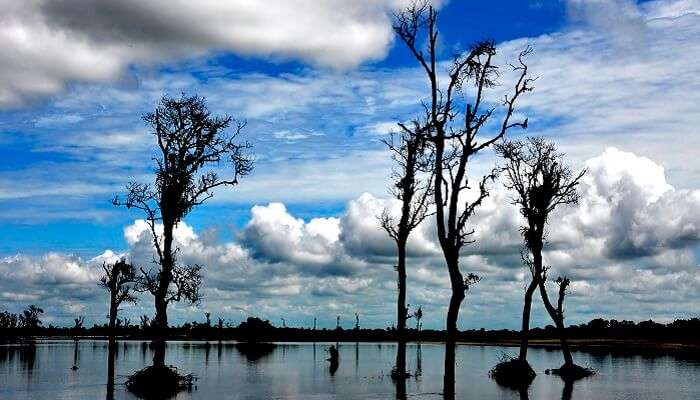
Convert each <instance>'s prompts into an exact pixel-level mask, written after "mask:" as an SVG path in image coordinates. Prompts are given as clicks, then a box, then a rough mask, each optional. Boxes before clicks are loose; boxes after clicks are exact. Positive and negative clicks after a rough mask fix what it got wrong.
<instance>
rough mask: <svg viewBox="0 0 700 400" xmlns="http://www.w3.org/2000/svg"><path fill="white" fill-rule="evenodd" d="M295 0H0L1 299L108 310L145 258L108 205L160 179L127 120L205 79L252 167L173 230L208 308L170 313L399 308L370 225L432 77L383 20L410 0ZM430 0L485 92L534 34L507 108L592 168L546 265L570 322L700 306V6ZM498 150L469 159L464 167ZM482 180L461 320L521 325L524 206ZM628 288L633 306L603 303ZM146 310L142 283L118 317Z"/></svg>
mask: <svg viewBox="0 0 700 400" xmlns="http://www.w3.org/2000/svg"><path fill="white" fill-rule="evenodd" d="M292 3H294V2H289V3H287V2H280V1H272V2H269V3H263V2H259V3H255V2H251V3H246V2H231V4H230V5H227V6H220V5H217V4H216V2H208V1H205V2H203V3H202V5H201V7H199V8H197V9H191V8H189V7H190V6H189V5H188V4H187V2H179V1H177V2H175V3H174V4H175V5H173V6H172V8H170V9H163V8H162V7H158V2H157V1H154V2H153V3H136V2H132V1H129V0H124V1H117V2H114V3H113V4H111V5H109V6H107V5H104V4H100V3H99V2H95V1H93V0H80V1H77V2H66V3H64V2H61V1H56V2H45V1H36V2H27V3H26V4H24V3H22V4H18V3H15V2H1V1H0V5H2V6H4V8H5V9H7V10H8V11H7V13H6V15H5V16H3V17H0V20H4V22H5V23H4V24H2V26H3V27H2V28H0V41H1V42H2V43H3V44H0V52H2V58H1V60H2V61H0V70H1V71H2V72H0V159H2V160H3V162H2V164H0V261H1V262H0V271H5V272H6V273H7V274H9V275H10V276H11V277H12V279H10V280H8V281H7V282H5V283H4V284H0V307H6V308H10V309H19V308H21V307H22V306H23V305H24V304H26V303H27V302H29V301H33V302H40V303H43V304H47V306H46V307H45V308H47V309H49V310H50V312H51V314H52V316H51V318H55V321H56V322H57V323H61V321H65V320H72V318H73V316H74V315H75V314H76V313H85V314H87V315H88V319H89V320H91V319H92V320H94V321H98V320H99V318H100V317H99V316H100V315H103V314H104V312H103V311H102V310H100V309H99V307H102V305H101V304H102V303H101V297H100V293H99V290H98V289H96V288H95V287H93V286H91V283H90V282H92V281H94V279H95V278H96V274H97V273H98V272H99V268H97V267H96V266H98V264H100V263H101V261H102V260H105V259H111V258H110V257H115V256H116V255H125V256H127V257H130V258H131V259H133V260H135V261H139V260H140V261H142V262H144V263H147V262H148V261H145V260H149V259H150V255H149V254H148V251H149V250H148V246H145V245H144V243H147V240H146V241H145V242H144V240H145V239H144V238H143V237H142V236H141V233H140V232H141V231H139V229H140V228H139V224H138V221H136V220H137V219H138V218H140V215H138V214H137V213H133V212H129V211H126V210H124V209H117V208H114V207H112V205H111V203H110V200H111V198H112V197H113V196H114V195H115V194H117V193H119V192H120V191H121V190H122V188H123V185H124V184H125V183H126V182H128V181H129V180H132V179H135V180H140V181H148V180H149V179H150V178H151V175H150V174H151V160H150V157H151V155H152V154H153V153H152V152H153V147H152V145H153V143H152V137H151V136H150V135H149V134H148V132H147V131H146V128H145V126H144V125H143V123H142V121H141V119H140V116H141V114H143V113H144V112H147V111H149V110H151V109H152V108H153V107H154V105H155V104H156V102H157V101H158V99H159V98H160V96H162V95H163V94H170V95H177V94H179V93H180V92H187V93H194V92H196V93H199V94H202V95H204V96H206V97H207V99H208V101H209V106H210V108H211V109H212V110H213V111H214V112H216V113H227V114H230V115H232V116H234V117H236V118H239V119H243V120H246V121H247V122H248V126H247V127H246V129H245V134H246V138H247V139H248V140H250V141H251V142H252V143H253V144H254V149H255V150H254V151H255V154H256V159H257V165H256V170H255V172H254V173H253V174H252V175H251V176H249V177H247V178H246V179H245V180H244V181H243V182H242V183H241V185H240V186H238V187H236V188H234V189H232V190H223V191H220V192H217V193H216V195H215V198H214V199H212V201H210V202H209V203H208V204H206V205H205V206H203V207H200V208H198V209H196V210H195V211H193V212H192V213H191V215H190V216H188V218H187V219H186V221H185V223H184V224H183V225H184V226H183V230H184V231H186V232H185V233H183V237H182V242H181V244H182V246H183V251H184V248H185V247H187V250H186V251H185V253H186V254H187V257H188V259H190V260H193V261H198V262H203V263H204V264H205V265H208V267H209V270H208V271H209V272H208V274H209V275H207V277H206V278H207V280H205V282H206V287H207V289H206V290H207V292H206V297H205V301H204V303H203V304H202V305H200V306H199V307H186V306H184V305H182V306H178V308H176V309H175V310H174V311H173V313H174V315H175V318H174V320H175V321H181V320H184V319H191V318H198V317H199V316H200V315H201V314H202V313H203V312H204V311H206V310H209V311H211V312H212V313H213V314H215V315H217V314H221V315H223V316H225V317H226V318H229V319H231V320H236V319H241V318H242V317H243V316H244V314H245V313H243V312H242V311H240V310H241V309H244V310H248V311H246V312H252V311H251V310H255V311H256V312H258V313H261V314H262V315H263V316H265V317H269V318H271V319H273V320H276V319H278V318H279V316H280V315H287V316H288V321H293V320H294V321H298V323H303V322H304V321H307V320H309V319H312V316H311V315H312V314H313V313H321V314H323V313H325V314H334V313H346V314H348V315H352V314H353V313H354V311H355V310H357V309H362V310H367V311H366V312H367V314H368V315H367V319H366V320H367V321H368V322H369V323H371V324H375V325H377V326H383V325H386V324H389V323H391V321H392V311H391V310H392V307H391V301H392V300H391V299H392V296H393V294H394V289H393V286H392V285H393V275H392V269H391V265H392V264H391V262H392V259H391V254H392V253H391V246H390V243H388V241H387V239H386V238H385V237H382V236H381V231H378V229H376V228H377V227H376V226H374V225H376V214H377V213H379V212H380V210H381V208H382V207H391V204H392V203H391V202H390V201H389V200H387V199H388V194H387V190H386V184H387V176H388V175H389V171H390V168H391V163H390V158H389V156H388V155H387V153H386V152H385V150H384V148H383V145H382V144H381V142H380V139H381V138H382V137H384V136H385V135H386V134H387V133H388V132H389V131H390V130H391V129H392V127H393V126H395V123H396V122H397V121H405V120H408V119H410V118H411V117H412V116H413V115H414V114H415V112H416V110H418V109H419V106H420V99H421V98H422V97H423V96H424V94H425V91H424V89H425V80H424V77H423V76H422V75H421V72H420V70H418V69H417V68H416V65H415V62H414V61H413V60H412V58H411V57H410V56H409V54H408V53H407V52H406V51H405V49H404V47H403V46H402V45H401V43H399V42H398V41H396V40H395V39H393V36H392V34H391V29H390V15H391V13H392V12H395V11H396V10H397V9H398V8H397V7H399V6H400V4H401V1H393V0H386V1H358V2H352V1H343V0H332V1H331V0H329V1H321V2H313V1H306V0H299V1H298V2H297V3H298V4H292ZM290 4H291V5H290ZM436 5H437V6H438V7H439V9H440V15H441V21H440V33H441V42H440V43H441V51H442V52H441V58H442V59H443V61H445V60H449V58H450V57H451V55H453V54H455V53H458V52H460V51H463V50H465V49H467V48H468V46H469V45H470V44H471V43H473V42H475V41H477V40H480V39H486V38H488V39H494V40H496V42H497V43H498V44H499V46H498V47H499V56H498V62H499V63H500V64H501V65H502V71H503V74H502V75H501V83H502V84H503V86H501V87H500V88H497V89H496V90H494V92H493V93H491V94H490V96H491V97H490V100H491V101H493V102H494V104H496V103H495V102H496V101H497V99H498V98H499V97H498V96H499V95H500V93H501V92H500V91H501V90H505V89H506V88H507V87H508V85H509V84H510V79H511V76H510V75H509V73H508V70H507V64H506V62H507V61H509V60H512V59H513V58H514V57H515V56H516V55H517V53H518V51H519V50H521V49H522V48H524V47H525V46H526V45H528V44H529V45H532V46H533V48H534V53H533V54H532V55H531V56H530V58H529V62H530V65H531V68H532V70H533V71H534V74H535V75H537V76H539V78H538V80H537V82H536V85H535V91H534V92H533V93H532V94H531V95H529V96H528V97H527V98H526V99H524V100H523V102H522V104H521V108H520V109H519V113H521V114H522V115H524V116H527V117H529V119H530V122H531V124H530V129H529V131H528V133H530V134H537V135H544V136H546V137H548V138H550V139H552V140H555V141H556V142H557V143H558V144H559V146H560V148H561V149H562V150H563V151H565V152H566V153H567V157H568V159H569V160H570V162H571V164H572V166H573V167H574V168H583V167H588V168H589V171H590V172H589V175H588V178H587V179H588V181H587V182H586V185H585V187H584V188H583V191H584V198H585V199H586V201H584V202H582V205H581V206H579V207H577V208H576V209H573V210H566V211H563V212H562V214H561V215H560V216H558V217H557V219H556V220H555V221H554V222H553V224H552V227H551V229H552V239H551V241H552V248H551V249H550V252H549V253H548V257H549V260H550V262H551V263H552V265H553V267H554V268H555V269H556V268H559V270H560V271H561V272H565V273H569V274H570V275H571V276H573V277H574V281H575V283H574V286H573V287H574V293H573V295H572V297H571V308H572V311H571V312H572V317H571V320H572V321H574V322H576V321H583V320H587V319H590V318H593V317H596V316H599V315H607V314H609V313H612V312H614V313H615V315H616V316H617V318H618V319H622V318H628V319H643V318H650V317H654V318H656V319H662V320H663V319H666V320H667V319H672V318H675V317H687V316H691V315H693V314H692V313H693V312H694V311H693V310H696V309H697V305H698V304H699V303H698V297H697V296H698V295H697V290H696V288H697V283H698V282H700V275H699V274H698V268H697V264H698V261H697V254H698V250H697V249H698V241H699V238H700V234H699V233H698V232H700V221H699V220H698V217H697V216H696V214H697V213H696V211H695V210H697V205H699V204H700V194H698V193H700V192H698V189H699V188H700V162H698V160H697V159H696V158H697V157H696V156H694V154H693V153H694V152H693V151H692V150H691V149H694V148H697V147H696V146H698V145H700V134H699V132H698V128H697V127H698V124H699V123H700V114H698V113H697V104H698V101H700V98H699V97H698V96H699V95H698V93H700V90H699V89H700V78H698V76H700V74H699V73H700V67H698V65H697V62H696V61H697V54H700V53H698V52H699V51H700V39H698V38H699V37H700V35H699V33H700V32H698V30H699V29H698V28H697V27H698V26H700V24H699V23H698V22H700V4H699V3H698V1H695V0H656V1H646V2H634V1H632V0H567V1H564V0H562V1H558V0H549V1H546V0H545V1H542V0H539V1H534V0H532V1H500V0H499V1H491V2H478V3H476V4H474V2H467V1H455V0H453V1H449V2H442V3H436ZM301 10H304V12H302V11H301ZM241 15H245V16H246V17H245V18H244V17H241ZM153 21H159V22H158V23H155V22H153ZM0 22H2V21H0ZM176 27H177V28H176ZM494 161H495V160H494V158H493V157H492V156H491V155H486V156H484V157H482V158H480V159H479V160H478V161H477V163H476V164H475V166H474V169H473V173H474V174H475V175H478V174H479V173H482V172H484V171H486V170H488V169H490V168H491V167H492V166H493V163H494ZM492 197H493V199H492V200H491V203H489V205H488V206H486V207H485V209H484V210H483V211H482V212H481V213H480V215H478V216H477V218H476V219H475V222H474V224H475V228H476V229H477V230H478V231H479V232H480V233H479V235H480V236H479V237H480V239H481V240H480V241H479V242H478V243H477V244H476V245H475V246H473V247H472V248H470V249H467V250H466V251H465V254H464V261H463V262H464V265H465V270H470V268H471V269H474V270H477V271H479V272H480V273H481V274H483V275H484V277H485V281H484V283H483V284H480V288H481V289H477V290H476V294H475V296H476V298H475V299H473V300H474V301H473V302H471V303H470V299H468V300H467V302H466V303H465V307H464V309H463V320H462V324H463V325H462V326H464V327H473V326H476V327H481V326H486V327H493V326H505V327H511V328H514V327H515V326H516V325H517V314H518V311H517V309H518V302H519V300H518V299H519V297H520V296H521V294H520V291H521V286H522V282H523V279H524V276H523V270H522V268H521V267H520V265H519V261H518V257H517V249H518V244H519V238H518V230H517V229H518V228H517V227H518V224H519V223H520V221H519V220H518V215H517V211H514V210H513V209H512V207H510V206H508V203H509V201H508V194H507V193H506V192H505V191H504V190H503V189H502V188H501V189H494V195H493V196H492ZM664 207H666V209H671V210H673V212H672V213H671V214H673V218H670V217H669V218H666V215H667V213H664V212H662V211H660V210H664ZM659 219H661V220H662V221H659ZM373 224H374V225H373ZM422 229H423V230H422V231H421V232H422V233H421V235H419V236H420V237H419V238H417V239H416V241H415V243H414V246H415V249H414V253H413V254H414V255H413V256H412V257H413V258H412V260H411V261H412V263H413V265H414V269H413V272H412V273H409V279H411V278H412V276H411V274H413V279H414V281H415V287H416V289H415V291H414V292H413V293H411V290H409V297H411V296H413V297H412V300H411V301H413V303H414V304H424V305H425V307H424V309H426V310H427V311H428V316H427V317H426V318H427V321H426V325H427V326H440V324H441V316H440V315H441V312H442V307H443V306H444V304H446V301H445V298H446V297H445V296H446V293H447V286H446V285H447V280H446V274H445V273H444V272H445V271H444V270H443V269H442V268H444V267H442V266H441V261H440V257H439V254H437V253H436V247H435V243H434V240H433V239H432V237H431V235H430V232H431V231H430V229H431V226H430V224H427V225H426V226H425V227H423V228H422ZM130 232H131V233H130ZM282 233H284V234H282ZM555 234H556V235H559V236H558V237H555ZM130 235H131V236H130ZM144 246H145V247H144ZM281 249H285V250H284V251H282V250H281ZM271 277H273V278H271ZM624 277H634V278H633V279H626V278H624ZM23 279H25V281H24V283H23ZM577 285H578V286H577ZM693 285H695V286H693ZM311 287H313V288H314V289H313V290H311V289H310V288H311ZM78 288H79V289H78ZM664 288H665V290H668V288H674V289H673V291H674V297H673V300H672V301H671V300H669V299H662V298H661V297H660V296H659V292H660V291H662V290H664ZM693 288H695V294H693ZM71 290H76V295H75V296H70V295H67V294H65V293H67V292H70V291H71ZM504 291H505V292H507V293H508V295H507V296H506V297H505V299H507V300H508V301H506V300H504V296H503V292H504ZM602 293H606V295H605V296H603V295H602ZM368 299H375V301H374V302H369V300H368ZM620 301H624V302H625V304H628V305H627V306H625V307H623V308H622V309H619V310H613V309H612V307H611V304H614V303H615V302H620ZM370 303H371V304H370ZM669 303H673V304H669ZM149 307H150V303H149V301H148V299H144V300H143V301H142V302H141V303H140V304H139V305H138V306H136V307H134V308H133V309H132V310H128V311H127V312H128V313H132V314H140V313H150V312H151V311H150V308H149ZM538 313H539V314H538ZM543 315H544V314H542V313H541V310H540V311H536V318H539V319H537V321H538V322H540V323H542V322H546V319H544V318H543ZM330 320H331V319H329V322H328V323H329V324H331V323H332V322H330Z"/></svg>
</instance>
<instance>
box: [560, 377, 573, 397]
mask: <svg viewBox="0 0 700 400" xmlns="http://www.w3.org/2000/svg"><path fill="white" fill-rule="evenodd" d="M573 393H574V381H573V380H572V379H565V380H564V389H563V390H562V392H561V400H571V395H572V394H573Z"/></svg>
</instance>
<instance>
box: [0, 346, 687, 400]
mask: <svg viewBox="0 0 700 400" xmlns="http://www.w3.org/2000/svg"><path fill="white" fill-rule="evenodd" d="M331 344H332V343H317V344H315V345H314V344H311V343H308V344H307V343H286V344H278V346H277V347H275V348H274V349H270V351H269V352H268V353H266V352H264V351H263V352H257V353H251V352H247V351H246V350H245V349H241V348H240V347H237V346H236V344H235V343H227V342H224V343H223V344H221V345H219V344H217V343H216V342H212V343H211V344H210V345H206V344H205V343H201V342H171V343H169V344H168V350H167V362H168V363H170V364H173V365H176V366H178V367H179V368H180V369H181V370H182V371H184V372H190V373H194V374H195V375H196V376H197V377H198V378H199V379H198V381H197V388H196V390H194V391H192V392H189V393H188V392H184V393H180V394H179V395H178V396H177V397H176V398H177V399H312V400H314V399H319V400H320V399H393V398H395V396H396V389H395V386H394V383H393V381H392V379H391V378H390V377H389V372H390V371H391V366H392V365H393V363H394V356H395V355H394V354H395V350H396V346H395V345H394V344H388V343H383V344H377V343H360V344H357V345H356V344H355V343H340V348H339V350H340V367H339V368H338V370H337V371H336V372H335V374H334V375H331V374H330V372H329V368H328V363H327V362H326V361H325V358H326V357H327V356H328V353H327V349H328V347H329V346H330V345H331ZM118 350H119V351H118V354H117V356H116V362H115V368H116V387H115V392H114V398H115V399H134V398H135V397H134V396H132V395H131V394H130V393H128V392H127V391H126V390H125V388H124V386H123V385H121V383H123V382H124V377H125V376H126V375H128V374H130V373H131V372H133V371H135V370H137V369H140V368H143V367H144V366H146V365H148V364H149V362H150V360H151V350H150V349H149V348H148V345H147V343H145V342H143V343H142V342H133V341H129V342H121V343H120V344H119V347H118ZM504 352H506V353H510V354H515V352H516V349H514V348H504V347H491V346H483V347H480V346H459V347H458V349H457V371H456V381H457V398H463V399H466V398H470V399H503V400H505V399H521V398H526V396H527V397H529V399H560V398H565V399H566V398H570V399H573V400H581V399H597V400H607V399H619V400H623V399H630V400H632V399H635V400H647V399H700V381H698V380H697V377H698V376H700V375H699V374H700V362H698V361H689V360H679V359H676V358H673V357H644V356H611V355H593V354H589V353H582V352H577V353H574V357H575V359H576V361H577V363H579V364H581V365H585V366H590V367H592V368H594V369H596V370H597V371H598V374H597V375H596V376H594V377H593V378H589V379H584V380H581V381H578V382H576V383H575V384H574V386H573V387H569V388H565V385H564V383H563V382H562V381H561V380H560V379H559V378H558V377H555V376H548V375H545V374H543V373H542V371H543V370H544V369H546V368H551V367H556V366H558V365H560V364H561V355H560V353H559V352H557V351H548V350H542V349H531V350H530V352H529V357H530V362H531V363H532V365H533V367H534V368H535V370H536V371H537V372H538V376H537V378H536V379H535V381H534V382H533V384H532V385H531V386H530V388H529V389H528V391H527V393H518V392H517V391H512V390H510V389H506V388H502V387H500V386H498V385H497V384H496V383H495V382H493V381H492V380H491V379H489V378H488V376H487V371H488V370H489V369H490V368H491V367H492V366H493V365H494V364H496V363H497V362H498V359H499V356H500V355H501V354H503V353H504ZM406 358H407V364H408V368H409V369H410V370H411V371H416V370H417V369H419V370H420V372H421V375H420V376H419V377H417V378H411V379H409V380H408V381H407V384H406V390H407V393H408V398H411V399H412V398H415V399H439V398H441V395H440V393H441V391H442V370H443V346H442V345H439V344H426V343H424V344H422V345H420V346H418V345H416V344H409V345H408V346H407V350H406ZM74 359H75V360H76V361H75V362H76V364H77V365H78V367H79V368H78V369H77V370H75V371H73V370H71V366H72V365H73V363H74ZM107 359H108V352H107V343H106V342H104V341H80V342H79V344H78V347H77V354H76V351H75V347H74V343H73V341H45V342H40V343H38V344H37V345H36V348H35V349H34V350H31V349H27V348H20V347H16V346H0V399H32V400H42V399H51V400H59V399H100V398H105V397H106V393H107ZM567 391H570V393H567ZM521 396H522V397H521Z"/></svg>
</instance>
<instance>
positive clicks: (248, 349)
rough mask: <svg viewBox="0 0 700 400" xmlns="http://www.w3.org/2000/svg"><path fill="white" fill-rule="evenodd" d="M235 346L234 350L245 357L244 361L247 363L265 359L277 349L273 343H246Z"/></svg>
mask: <svg viewBox="0 0 700 400" xmlns="http://www.w3.org/2000/svg"><path fill="white" fill-rule="evenodd" d="M235 346H236V350H238V352H239V353H240V354H241V355H243V356H245V358H246V360H248V361H249V362H255V361H258V360H260V359H262V358H264V357H267V356H269V355H270V354H272V353H273V352H274V351H275V349H276V348H277V345H276V344H274V343H252V342H247V343H236V345H235Z"/></svg>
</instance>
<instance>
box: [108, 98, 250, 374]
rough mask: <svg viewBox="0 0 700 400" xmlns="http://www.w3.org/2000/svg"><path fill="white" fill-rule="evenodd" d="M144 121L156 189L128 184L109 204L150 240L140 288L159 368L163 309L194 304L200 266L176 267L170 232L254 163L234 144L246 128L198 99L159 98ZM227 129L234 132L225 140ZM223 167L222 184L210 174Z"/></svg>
mask: <svg viewBox="0 0 700 400" xmlns="http://www.w3.org/2000/svg"><path fill="white" fill-rule="evenodd" d="M143 119H144V121H145V122H146V124H147V125H148V126H149V127H150V128H151V130H152V131H151V133H152V134H153V135H154V136H155V138H156V141H157V144H158V149H159V151H160V154H159V156H158V157H155V158H154V161H155V164H156V165H155V167H156V168H155V169H156V174H155V175H156V176H155V183H154V184H145V183H138V182H131V183H129V184H128V185H127V187H126V189H127V193H126V195H125V196H124V197H115V199H114V201H113V204H114V205H117V206H126V207H127V208H135V209H138V210H141V211H142V212H143V213H144V214H145V217H146V222H147V223H148V226H149V228H150V231H151V234H152V236H153V245H154V247H155V250H156V256H157V257H156V259H155V260H154V261H155V263H156V264H157V266H158V268H157V269H156V270H155V271H145V270H143V269H141V272H142V283H143V285H144V287H145V288H146V290H148V291H149V292H150V293H151V294H152V295H153V298H154V305H155V310H156V314H155V317H154V318H153V322H152V324H151V326H152V327H153V328H154V329H155V330H156V334H157V337H158V340H157V341H156V346H155V351H154V358H153V363H154V365H164V362H165V332H166V330H167V327H168V314H167V307H168V304H169V303H171V302H178V301H181V300H186V301H189V302H191V303H197V302H198V301H199V300H200V296H201V295H200V292H199V288H200V285H201V280H202V278H201V274H200V270H201V266H199V265H183V264H182V263H180V262H178V260H177V250H178V249H177V248H176V245H175V244H174V243H173V231H174V229H175V227H176V226H177V225H178V223H180V221H181V220H182V219H183V218H184V217H185V216H186V215H187V214H188V213H189V212H190V211H191V210H192V209H193V208H194V207H196V206H198V205H201V204H203V203H204V202H205V201H206V200H208V199H209V198H211V197H212V196H213V192H212V190H213V189H215V188H217V187H219V186H233V185H236V184H237V183H238V181H239V179H240V178H241V177H243V176H245V175H248V174H249V173H250V172H251V170H252V168H253V160H252V158H251V157H250V156H249V155H248V154H247V149H248V148H250V145H249V144H248V143H246V142H243V143H240V142H238V138H239V135H240V133H241V132H242V130H243V128H244V126H245V124H244V123H242V122H237V121H235V120H234V119H233V118H231V117H229V116H223V117H219V116H212V115H211V113H210V112H209V110H208V108H207V105H206V102H205V100H204V98H202V97H199V96H196V95H195V96H185V95H184V94H183V95H182V96H181V97H180V98H170V97H167V96H164V97H163V98H162V99H161V101H160V103H159V104H158V106H157V108H156V109H155V111H154V112H151V113H147V114H145V115H144V117H143ZM232 124H233V125H234V126H233V132H232V133H230V134H227V133H226V130H227V128H229V127H231V125H232ZM222 161H225V162H228V164H230V166H231V169H232V171H230V175H229V176H227V177H225V178H222V177H220V176H219V174H218V173H217V172H216V171H215V170H213V167H217V166H219V164H220V163H221V162H222ZM159 225H162V232H159V229H160V226H159Z"/></svg>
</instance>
